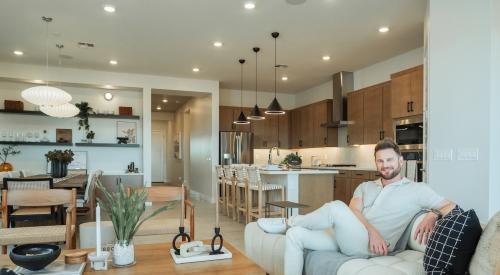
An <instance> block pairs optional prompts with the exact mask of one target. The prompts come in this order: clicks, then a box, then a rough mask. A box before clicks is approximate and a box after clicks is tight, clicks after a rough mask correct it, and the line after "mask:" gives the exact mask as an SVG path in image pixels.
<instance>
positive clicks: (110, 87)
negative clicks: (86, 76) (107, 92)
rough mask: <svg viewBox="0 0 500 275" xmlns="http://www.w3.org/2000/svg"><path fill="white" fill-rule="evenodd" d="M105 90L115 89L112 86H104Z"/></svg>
mask: <svg viewBox="0 0 500 275" xmlns="http://www.w3.org/2000/svg"><path fill="white" fill-rule="evenodd" d="M104 88H105V89H113V86H111V85H104Z"/></svg>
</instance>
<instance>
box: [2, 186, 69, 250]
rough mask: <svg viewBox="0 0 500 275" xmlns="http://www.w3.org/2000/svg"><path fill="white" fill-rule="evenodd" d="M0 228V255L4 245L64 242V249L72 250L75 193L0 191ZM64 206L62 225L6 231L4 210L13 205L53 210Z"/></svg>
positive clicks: (7, 229)
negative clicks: (0, 194)
mask: <svg viewBox="0 0 500 275" xmlns="http://www.w3.org/2000/svg"><path fill="white" fill-rule="evenodd" d="M2 198H3V199H2V205H1V208H0V211H1V212H2V223H3V228H0V246H2V253H3V254H5V253H6V252H7V245H21V244H31V243H59V242H64V243H65V244H66V245H65V248H66V249H73V248H75V243H76V242H75V228H76V226H75V223H76V210H75V203H76V190H75V189H72V190H65V189H38V190H13V189H11V190H5V189H4V190H2ZM65 204H66V205H68V208H67V209H66V222H65V223H64V224H63V225H49V226H30V227H18V228H8V221H7V220H8V215H9V214H8V213H9V212H8V209H9V207H13V206H22V207H34V206H43V207H48V208H51V207H57V206H62V205H65Z"/></svg>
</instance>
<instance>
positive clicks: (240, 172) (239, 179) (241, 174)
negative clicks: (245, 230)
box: [235, 165, 248, 224]
mask: <svg viewBox="0 0 500 275" xmlns="http://www.w3.org/2000/svg"><path fill="white" fill-rule="evenodd" d="M247 168H248V165H238V166H236V167H235V175H236V219H237V220H238V222H239V221H240V213H241V214H242V215H243V217H245V224H247V223H248V213H247V212H248V174H247Z"/></svg>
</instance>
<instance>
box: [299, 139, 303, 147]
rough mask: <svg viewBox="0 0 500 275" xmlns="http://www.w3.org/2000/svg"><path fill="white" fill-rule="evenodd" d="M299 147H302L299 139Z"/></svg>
mask: <svg viewBox="0 0 500 275" xmlns="http://www.w3.org/2000/svg"><path fill="white" fill-rule="evenodd" d="M299 147H302V140H301V139H299Z"/></svg>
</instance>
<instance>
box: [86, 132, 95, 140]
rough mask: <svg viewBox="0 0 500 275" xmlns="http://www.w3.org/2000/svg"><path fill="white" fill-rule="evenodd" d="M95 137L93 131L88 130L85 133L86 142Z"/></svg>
mask: <svg viewBox="0 0 500 275" xmlns="http://www.w3.org/2000/svg"><path fill="white" fill-rule="evenodd" d="M94 137H95V133H94V131H90V132H88V133H87V142H88V143H92V140H93V139H94Z"/></svg>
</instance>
